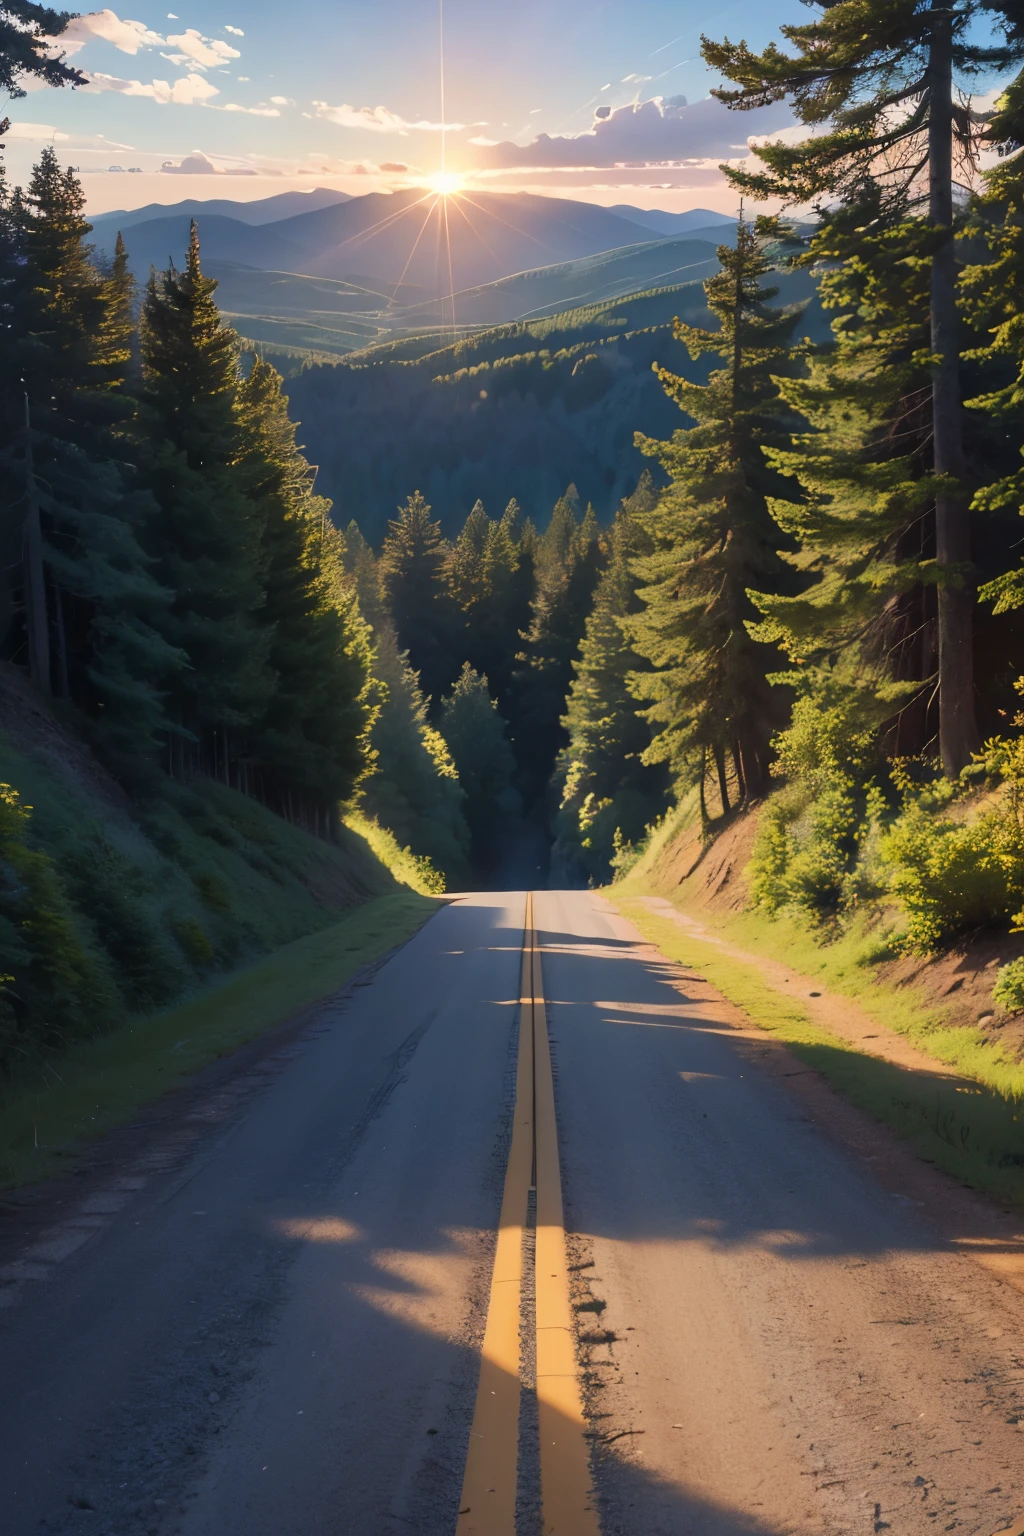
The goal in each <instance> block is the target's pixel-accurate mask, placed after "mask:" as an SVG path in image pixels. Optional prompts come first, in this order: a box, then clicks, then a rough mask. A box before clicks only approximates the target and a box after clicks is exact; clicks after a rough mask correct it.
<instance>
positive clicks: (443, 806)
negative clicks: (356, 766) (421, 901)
mask: <svg viewBox="0 0 1024 1536" xmlns="http://www.w3.org/2000/svg"><path fill="white" fill-rule="evenodd" d="M376 645H377V656H376V661H375V663H374V675H375V677H376V678H378V679H379V681H380V682H381V683H382V684H383V691H384V698H383V702H382V704H381V707H380V711H379V713H378V715H377V718H376V720H375V721H374V723H373V726H372V728H371V731H370V746H371V752H372V762H373V771H372V772H371V774H370V775H369V776H368V777H367V778H366V779H365V781H364V782H363V784H362V786H361V789H360V804H361V806H362V808H363V809H364V810H365V811H366V813H367V815H369V816H373V817H375V818H376V819H377V821H379V822H380V824H381V826H383V827H387V828H388V829H389V831H391V832H393V833H394V835H395V837H396V838H397V839H398V841H399V843H400V844H401V845H402V846H403V847H409V848H411V849H412V852H413V853H414V854H417V855H419V856H424V855H425V856H426V857H427V858H429V859H430V861H431V862H432V864H433V865H434V866H435V868H437V869H439V870H441V871H442V872H443V874H444V875H445V877H446V880H447V883H448V886H449V888H454V889H456V890H457V889H459V888H460V887H464V886H465V885H466V884H467V882H468V879H469V852H470V837H469V829H468V827H467V826H466V821H465V817H464V815H463V811H462V807H463V804H464V801H465V796H464V794H463V792H462V790H461V788H460V787H459V777H458V773H457V771H456V769H455V765H454V764H453V762H452V760H451V756H450V755H449V752H448V749H447V747H446V745H445V742H444V738H443V737H442V736H441V735H440V734H439V732H438V731H436V730H435V729H434V727H433V726H432V725H430V723H429V722H428V720H427V710H426V705H425V703H424V699H423V694H422V692H421V691H420V686H419V679H418V678H417V676H416V673H415V672H414V671H413V669H412V667H411V666H410V665H409V658H408V655H407V654H405V653H403V652H402V651H401V650H400V649H399V646H398V640H397V636H396V634H395V630H394V627H393V625H392V624H391V623H390V621H387V622H386V623H385V624H384V626H383V627H382V628H381V629H380V630H378V631H377V634H376Z"/></svg>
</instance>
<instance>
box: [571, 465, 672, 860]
mask: <svg viewBox="0 0 1024 1536" xmlns="http://www.w3.org/2000/svg"><path fill="white" fill-rule="evenodd" d="M657 501H658V493H657V491H656V489H655V487H654V484H653V481H652V479H651V474H650V471H649V470H644V473H643V476H642V477H641V481H640V484H639V485H638V486H637V489H636V491H635V492H634V494H633V495H632V496H631V497H629V498H628V499H627V500H626V501H624V502H623V503H622V505H621V506H620V508H619V510H618V513H617V514H616V518H615V524H614V527H613V529H612V532H611V554H610V558H609V563H608V568H607V569H606V570H605V572H604V573H603V575H602V576H601V579H600V581H599V582H598V584H597V590H596V591H595V593H594V606H593V608H592V609H591V612H590V616H589V618H588V619H587V625H586V632H585V634H584V637H583V641H582V643H581V645H580V656H579V660H578V661H576V662H574V663H573V673H574V676H573V680H572V683H571V685H570V688H569V696H568V699H567V700H566V712H565V716H564V718H563V720H562V724H563V726H564V727H565V730H566V731H567V732H568V735H569V742H568V745H567V746H566V747H565V749H564V750H563V751H562V752H561V753H560V754H559V759H558V763H557V765H556V770H555V787H556V789H557V791H558V795H559V812H558V818H557V823H556V838H555V846H554V850H553V854H552V879H553V880H554V881H555V883H564V884H568V885H587V884H604V883H605V882H606V881H607V880H608V879H609V878H610V877H611V875H612V873H613V865H612V860H613V858H614V856H615V853H616V851H617V849H618V848H620V847H622V846H624V845H627V844H631V843H636V842H637V841H638V840H639V839H640V837H641V836H642V835H643V831H644V828H645V827H646V826H647V825H648V824H649V823H650V822H652V821H653V820H655V818H656V817H658V816H659V815H660V814H661V813H662V812H663V811H664V810H665V808H666V804H667V794H668V788H669V781H668V775H667V773H666V771H665V767H664V764H661V763H657V764H647V763H645V762H644V761H643V753H644V751H645V750H646V748H647V747H648V746H649V745H650V739H651V733H650V729H649V727H648V726H647V725H646V724H645V722H644V721H643V720H642V719H641V718H640V715H639V713H638V711H637V705H636V700H635V699H634V697H633V695H632V693H631V691H630V688H629V683H628V679H629V677H630V675H631V674H632V673H635V672H638V671H639V670H640V669H641V668H642V666H643V661H642V658H641V657H640V656H639V655H637V653H636V652H635V651H634V650H633V649H632V647H631V645H630V643H629V641H628V640H627V638H626V636H625V634H624V633H623V625H622V621H623V619H625V618H626V617H627V616H629V615H630V614H634V613H636V612H637V611H638V610H639V608H640V606H641V605H640V601H639V599H638V597H637V596H636V592H635V590H634V589H635V581H634V579H633V570H632V563H633V561H634V560H636V559H637V558H638V557H640V556H641V555H643V554H647V553H649V552H650V548H651V539H650V535H649V534H647V533H645V532H644V530H643V528H642V526H641V524H640V521H639V517H640V516H641V515H648V514H650V513H651V512H653V511H654V509H655V507H656V505H657Z"/></svg>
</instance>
